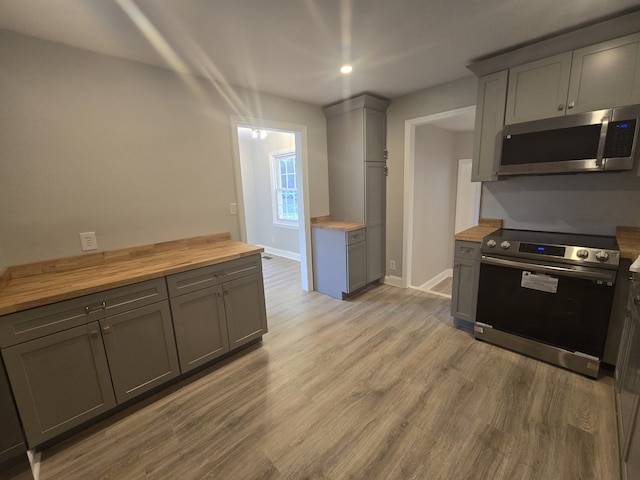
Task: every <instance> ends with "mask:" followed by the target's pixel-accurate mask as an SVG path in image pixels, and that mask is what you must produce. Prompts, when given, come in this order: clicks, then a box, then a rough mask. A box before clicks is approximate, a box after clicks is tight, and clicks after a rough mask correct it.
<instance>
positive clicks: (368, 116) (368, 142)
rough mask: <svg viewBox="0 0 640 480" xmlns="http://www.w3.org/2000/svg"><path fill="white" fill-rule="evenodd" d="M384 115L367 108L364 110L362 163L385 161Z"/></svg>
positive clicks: (385, 129) (385, 133)
mask: <svg viewBox="0 0 640 480" xmlns="http://www.w3.org/2000/svg"><path fill="white" fill-rule="evenodd" d="M386 118H387V116H386V114H385V113H384V112H379V111H377V110H371V109H369V108H365V109H364V161H365V162H382V163H384V162H385V161H386V158H385V149H386V143H387V142H386V136H387V125H386Z"/></svg>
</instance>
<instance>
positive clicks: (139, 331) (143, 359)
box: [100, 300, 180, 403]
mask: <svg viewBox="0 0 640 480" xmlns="http://www.w3.org/2000/svg"><path fill="white" fill-rule="evenodd" d="M100 326H101V329H102V338H103V339H104V346H105V349H106V351H107V358H108V359H109V367H110V370H111V379H112V381H113V389H114V391H115V394H116V399H117V401H118V403H122V402H125V401H127V400H129V399H131V398H134V397H136V396H137V395H140V394H141V393H143V392H146V391H148V390H150V389H152V388H154V387H156V386H158V385H161V384H163V383H165V382H166V381H168V380H170V379H172V378H174V377H176V376H177V375H178V374H179V373H180V372H179V367H178V355H177V352H176V343H175V337H174V335H173V326H172V324H171V311H170V309H169V302H167V301H166V300H164V301H162V302H158V303H154V304H152V305H147V306H146V307H141V308H137V309H135V310H131V311H129V312H124V313H121V314H118V315H113V316H111V317H107V318H105V319H103V320H101V321H100Z"/></svg>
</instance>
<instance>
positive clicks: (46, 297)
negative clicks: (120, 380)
mask: <svg viewBox="0 0 640 480" xmlns="http://www.w3.org/2000/svg"><path fill="white" fill-rule="evenodd" d="M180 242H181V241H178V243H180ZM219 242H220V245H211V243H215V242H201V241H196V242H195V243H192V244H190V245H191V246H190V247H188V248H184V244H185V243H184V242H182V243H181V244H182V245H183V248H182V249H178V250H179V253H180V255H183V256H185V255H186V256H188V255H189V251H191V252H192V255H193V256H196V257H197V256H198V253H199V255H202V253H203V252H202V251H201V248H199V247H198V245H200V246H201V247H202V246H204V247H205V248H206V247H207V246H208V247H209V248H211V247H219V248H224V247H225V246H228V247H229V248H233V249H234V250H233V252H232V253H224V252H223V253H220V252H216V251H211V252H206V253H211V255H210V256H207V257H206V258H199V257H198V258H197V259H196V260H187V261H184V260H182V261H176V262H175V264H171V261H170V260H167V255H170V254H171V252H170V249H167V248H162V249H160V250H155V255H156V256H157V257H158V258H157V259H155V262H156V264H157V265H156V266H154V258H153V256H154V254H153V253H147V254H146V255H144V257H146V258H145V260H148V261H147V262H145V265H144V266H143V267H142V266H141V265H140V263H139V261H140V257H130V258H127V259H124V258H120V259H119V260H118V259H115V260H113V261H111V262H108V263H104V264H102V265H92V266H90V267H83V268H78V269H76V270H66V271H58V272H45V273H42V274H40V275H38V274H34V275H33V277H35V278H26V277H24V276H23V277H18V278H15V279H14V278H9V279H8V281H6V282H5V283H4V284H0V315H7V314H10V313H15V312H19V311H22V310H27V309H30V308H35V307H41V306H43V305H48V304H50V303H55V302H60V301H63V300H69V299H72V298H76V297H81V296H84V295H89V294H92V293H98V292H102V291H105V290H110V289H112V288H117V287H123V286H126V285H131V284H133V283H139V282H144V281H146V280H152V279H154V278H160V277H164V276H167V275H172V274H175V273H181V272H185V271H188V270H192V269H195V268H200V267H207V266H210V265H216V264H218V263H222V262H227V261H230V260H235V259H238V258H242V257H247V256H251V255H255V254H259V253H261V252H263V251H264V249H263V248H262V247H256V246H254V245H249V244H246V243H242V242H236V241H233V240H220V241H219ZM187 243H188V242H187ZM223 244H224V245H223ZM165 246H166V245H165ZM136 248H137V247H136ZM238 249H239V250H238ZM167 263H169V264H171V265H169V266H168V265H167ZM127 264H131V265H127ZM100 268H104V269H110V270H111V271H110V272H105V274H104V275H101V276H100V277H98V279H97V281H96V280H95V278H96V275H95V273H96V270H97V269H100ZM8 270H10V269H8ZM123 271H125V272H126V273H125V274H124V275H123V273H122V272H123ZM6 273H7V272H5V276H6ZM70 275H75V276H76V277H75V278H74V282H73V283H67V284H65V283H64V279H65V276H70ZM78 275H79V277H78ZM83 275H86V278H87V280H86V283H88V285H87V286H86V287H79V286H77V284H78V283H85V281H83V279H82V276H83ZM38 277H40V278H47V281H48V282H54V283H56V284H58V283H61V284H63V285H68V287H67V288H64V287H63V288H62V289H58V290H56V291H54V292H53V293H47V291H46V290H45V291H40V290H38V289H37V288H35V287H34V286H33V285H32V286H31V287H29V285H28V284H29V283H32V284H37V280H36V278H38ZM34 280H36V281H35V282H34ZM92 281H93V282H94V283H92ZM24 284H27V285H26V286H24V290H25V291H26V293H24V292H22V293H20V289H21V286H22V285H24ZM12 287H15V290H17V291H11V289H12ZM7 290H9V291H8V292H7ZM30 290H31V291H32V293H29V291H30ZM5 294H6V295H8V296H5ZM18 295H22V296H23V297H24V298H23V299H18V300H16V301H13V299H14V297H17V296H18Z"/></svg>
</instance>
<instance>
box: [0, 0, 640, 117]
mask: <svg viewBox="0 0 640 480" xmlns="http://www.w3.org/2000/svg"><path fill="white" fill-rule="evenodd" d="M639 8H640V0H0V28H6V29H9V30H13V31H16V32H21V33H25V34H29V35H33V36H36V37H40V38H44V39H48V40H53V41H58V42H62V43H65V44H68V45H74V46H78V47H82V48H85V49H88V50H92V51H96V52H100V53H105V54H109V55H115V56H118V57H123V58H129V59H132V60H137V61H140V62H145V63H149V64H154V65H161V66H165V67H169V68H173V69H176V70H183V71H190V72H194V73H198V74H200V75H203V76H205V77H208V78H211V79H212V80H216V81H222V82H227V83H229V84H232V85H239V86H244V87H248V88H252V89H257V90H259V91H263V92H268V93H273V94H277V95H281V96H285V97H288V98H293V99H298V100H303V101H306V102H310V103H314V104H318V105H326V104H329V103H334V102H337V101H339V100H341V99H343V98H347V97H351V96H353V95H356V94H359V93H362V92H371V93H376V94H378V95H382V96H385V97H388V98H394V97H397V96H400V95H403V94H406V93H409V92H413V91H416V90H420V89H422V88H426V87H429V86H432V85H436V84H438V83H442V82H446V81H449V80H453V79H456V78H460V77H463V76H466V75H469V74H470V72H469V71H468V70H467V69H466V68H465V67H466V65H468V64H469V63H471V62H473V61H474V60H476V59H479V58H481V57H486V56H488V55H491V54H495V53H498V52H502V51H505V50H508V49H511V48H513V47H516V46H522V45H524V44H527V43H531V42H533V41H536V40H540V39H542V38H545V37H549V36H552V35H555V34H558V33H564V32H566V31H568V30H571V29H574V28H576V27H579V26H585V25H588V24H592V23H595V22H597V21H601V20H605V19H608V18H611V17H613V16H617V15H619V14H621V13H628V12H630V11H632V10H637V9H639ZM343 62H350V63H352V64H353V66H354V72H353V74H352V75H351V76H348V77H347V76H342V75H341V74H340V73H339V67H340V65H341V64H342V63H343Z"/></svg>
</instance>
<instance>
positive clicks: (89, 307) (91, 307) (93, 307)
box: [84, 302, 107, 313]
mask: <svg viewBox="0 0 640 480" xmlns="http://www.w3.org/2000/svg"><path fill="white" fill-rule="evenodd" d="M105 308H107V304H106V303H105V302H102V303H98V304H97V305H87V306H86V307H84V313H91V312H97V311H98V310H104V309H105Z"/></svg>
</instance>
